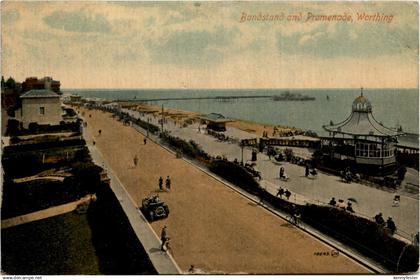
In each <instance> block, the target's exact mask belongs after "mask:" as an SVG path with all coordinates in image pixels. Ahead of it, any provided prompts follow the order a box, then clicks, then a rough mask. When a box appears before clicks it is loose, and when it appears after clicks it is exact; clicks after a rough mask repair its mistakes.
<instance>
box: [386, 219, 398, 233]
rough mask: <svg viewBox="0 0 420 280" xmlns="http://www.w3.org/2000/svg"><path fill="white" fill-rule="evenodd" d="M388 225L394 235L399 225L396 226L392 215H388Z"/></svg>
mask: <svg viewBox="0 0 420 280" xmlns="http://www.w3.org/2000/svg"><path fill="white" fill-rule="evenodd" d="M386 227H387V228H388V229H389V232H390V233H391V235H393V234H394V233H395V231H396V230H397V227H396V226H395V223H394V221H393V220H392V218H391V217H388V220H387V221H386Z"/></svg>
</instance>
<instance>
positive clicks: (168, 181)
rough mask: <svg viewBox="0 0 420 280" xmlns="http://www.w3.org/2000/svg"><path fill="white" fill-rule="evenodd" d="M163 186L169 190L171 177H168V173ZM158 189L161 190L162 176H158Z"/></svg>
mask: <svg viewBox="0 0 420 280" xmlns="http://www.w3.org/2000/svg"><path fill="white" fill-rule="evenodd" d="M165 188H166V190H167V191H170V190H171V178H170V177H169V175H168V176H167V177H166V180H165ZM159 190H161V191H163V178H162V176H160V177H159Z"/></svg>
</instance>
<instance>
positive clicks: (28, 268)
mask: <svg viewBox="0 0 420 280" xmlns="http://www.w3.org/2000/svg"><path fill="white" fill-rule="evenodd" d="M1 235H2V237H1V247H2V250H1V258H2V270H3V271H5V272H6V273H8V274H46V275H50V274H101V272H100V267H99V260H98V257H97V256H96V253H95V248H94V246H93V244H92V241H91V239H92V232H91V229H90V227H89V223H88V220H87V216H86V215H79V214H76V213H73V212H72V213H67V214H64V215H60V216H56V217H52V218H48V219H44V220H41V221H36V222H32V223H28V224H24V225H20V226H16V227H12V228H8V229H4V230H2V231H1Z"/></svg>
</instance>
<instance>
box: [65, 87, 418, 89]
mask: <svg viewBox="0 0 420 280" xmlns="http://www.w3.org/2000/svg"><path fill="white" fill-rule="evenodd" d="M361 88H362V87H325V88H322V87H314V88H310V87H308V88H288V87H284V88H95V87H92V88H90V87H89V88H88V87H86V88H62V89H61V90H288V89H291V90H308V89H309V90H332V89H361ZM370 89H372V90H378V89H384V90H389V89H404V90H407V89H411V90H419V87H383V88H381V87H363V90H370Z"/></svg>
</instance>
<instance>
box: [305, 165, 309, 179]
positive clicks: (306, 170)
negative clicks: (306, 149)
mask: <svg viewBox="0 0 420 280" xmlns="http://www.w3.org/2000/svg"><path fill="white" fill-rule="evenodd" d="M308 176H309V166H308V165H305V177H308Z"/></svg>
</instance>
